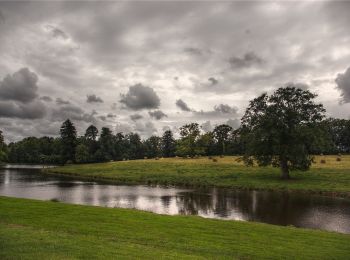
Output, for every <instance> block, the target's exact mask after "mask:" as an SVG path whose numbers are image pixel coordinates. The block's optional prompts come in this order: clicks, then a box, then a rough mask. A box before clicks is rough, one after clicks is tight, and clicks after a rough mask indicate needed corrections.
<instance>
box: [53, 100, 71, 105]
mask: <svg viewBox="0 0 350 260" xmlns="http://www.w3.org/2000/svg"><path fill="white" fill-rule="evenodd" d="M56 104H57V105H69V104H70V102H69V101H68V100H64V99H62V98H56Z"/></svg>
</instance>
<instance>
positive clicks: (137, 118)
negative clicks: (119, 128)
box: [130, 114, 143, 121]
mask: <svg viewBox="0 0 350 260" xmlns="http://www.w3.org/2000/svg"><path fill="white" fill-rule="evenodd" d="M142 118H143V116H142V115H140V114H133V115H130V119H131V120H132V121H137V120H140V119H142Z"/></svg>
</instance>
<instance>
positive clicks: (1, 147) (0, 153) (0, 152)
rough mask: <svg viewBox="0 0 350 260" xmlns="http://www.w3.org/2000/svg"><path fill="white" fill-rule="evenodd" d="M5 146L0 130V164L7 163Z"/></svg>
mask: <svg viewBox="0 0 350 260" xmlns="http://www.w3.org/2000/svg"><path fill="white" fill-rule="evenodd" d="M6 148H7V147H6V144H5V142H4V136H3V135H2V131H1V130H0V163H1V162H5V161H7V159H8V158H7V149H6Z"/></svg>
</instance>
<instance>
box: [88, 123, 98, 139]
mask: <svg viewBox="0 0 350 260" xmlns="http://www.w3.org/2000/svg"><path fill="white" fill-rule="evenodd" d="M97 135H98V130H97V128H96V126H94V125H90V126H89V127H88V128H87V129H86V131H85V138H86V139H87V140H93V141H96V138H97Z"/></svg>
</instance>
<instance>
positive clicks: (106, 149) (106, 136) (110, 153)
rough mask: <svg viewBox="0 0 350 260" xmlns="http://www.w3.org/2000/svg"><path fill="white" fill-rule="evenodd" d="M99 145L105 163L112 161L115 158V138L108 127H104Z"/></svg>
mask: <svg viewBox="0 0 350 260" xmlns="http://www.w3.org/2000/svg"><path fill="white" fill-rule="evenodd" d="M99 143H100V150H101V152H102V154H103V157H104V161H109V160H112V159H113V158H114V136H113V133H112V131H111V130H110V129H109V128H108V127H102V129H101V135H100V140H99Z"/></svg>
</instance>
